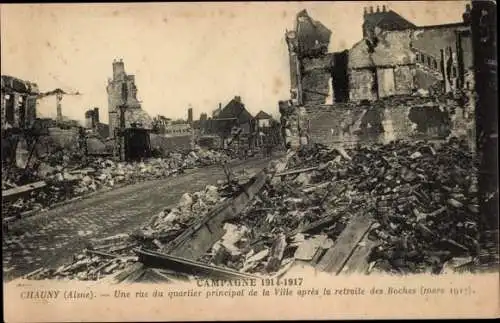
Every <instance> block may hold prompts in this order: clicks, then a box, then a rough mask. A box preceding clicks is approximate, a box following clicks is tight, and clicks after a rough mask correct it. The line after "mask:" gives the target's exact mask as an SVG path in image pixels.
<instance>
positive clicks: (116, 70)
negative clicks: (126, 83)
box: [113, 59, 125, 80]
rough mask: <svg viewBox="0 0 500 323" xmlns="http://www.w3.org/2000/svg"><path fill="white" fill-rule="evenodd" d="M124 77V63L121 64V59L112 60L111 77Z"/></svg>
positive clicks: (116, 78)
mask: <svg viewBox="0 0 500 323" xmlns="http://www.w3.org/2000/svg"><path fill="white" fill-rule="evenodd" d="M124 78H125V65H124V64H123V60H121V59H120V60H114V61H113V79H114V80H123V79H124Z"/></svg>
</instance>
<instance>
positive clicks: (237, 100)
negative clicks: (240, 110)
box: [234, 95, 241, 103]
mask: <svg viewBox="0 0 500 323" xmlns="http://www.w3.org/2000/svg"><path fill="white" fill-rule="evenodd" d="M234 101H236V102H238V103H241V97H240V96H239V95H237V96H235V97H234Z"/></svg>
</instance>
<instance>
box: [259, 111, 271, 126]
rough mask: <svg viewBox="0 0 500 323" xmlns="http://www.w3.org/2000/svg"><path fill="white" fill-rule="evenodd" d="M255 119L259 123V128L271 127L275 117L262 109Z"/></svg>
mask: <svg viewBox="0 0 500 323" xmlns="http://www.w3.org/2000/svg"><path fill="white" fill-rule="evenodd" d="M255 120H257V125H258V127H259V128H267V127H271V122H272V120H273V117H272V116H271V115H270V114H268V113H266V112H264V111H262V110H261V111H259V113H257V115H256V116H255Z"/></svg>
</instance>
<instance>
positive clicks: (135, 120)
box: [106, 59, 152, 136]
mask: <svg viewBox="0 0 500 323" xmlns="http://www.w3.org/2000/svg"><path fill="white" fill-rule="evenodd" d="M106 90H107V92H108V114H109V133H110V135H111V136H115V135H116V129H118V128H119V127H120V107H122V108H123V109H124V111H125V115H124V119H125V120H124V121H125V128H130V127H131V126H132V125H135V126H138V127H139V128H147V129H151V126H152V118H151V117H150V116H149V115H148V114H147V113H146V112H145V111H144V110H142V108H141V103H140V102H139V100H138V99H137V87H136V85H135V75H129V74H127V73H126V72H125V65H124V63H123V60H121V59H120V60H114V61H113V78H112V79H108V86H107V88H106Z"/></svg>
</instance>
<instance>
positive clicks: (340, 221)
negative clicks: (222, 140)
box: [52, 139, 481, 279]
mask: <svg viewBox="0 0 500 323" xmlns="http://www.w3.org/2000/svg"><path fill="white" fill-rule="evenodd" d="M268 170H269V173H268V174H272V175H271V176H268V180H267V182H266V184H265V185H264V187H263V189H261V190H260V191H259V192H258V194H257V196H256V197H255V198H254V199H253V200H252V202H251V203H250V204H249V205H248V206H247V207H246V208H245V209H244V210H243V212H240V213H238V214H236V215H235V216H234V217H232V218H226V219H225V223H224V230H225V234H224V235H223V236H222V238H221V239H220V240H218V241H217V242H216V243H215V244H214V245H213V246H211V247H209V248H208V249H210V250H209V251H208V252H207V253H206V254H205V255H203V256H202V257H200V258H199V259H191V260H192V261H198V262H201V263H205V264H207V265H212V266H217V267H219V268H227V269H231V270H235V271H238V272H240V273H244V274H250V275H254V276H279V275H281V274H282V273H284V272H286V271H287V270H288V269H289V268H290V267H291V266H292V265H293V264H294V263H297V262H308V263H311V264H313V265H315V266H316V267H317V268H318V269H320V270H326V271H329V272H332V271H331V270H329V269H328V268H326V269H325V267H321V266H319V264H321V262H322V258H326V257H327V255H328V254H329V252H330V251H331V250H333V249H334V248H335V247H336V244H340V242H339V240H341V239H343V237H345V236H346V232H347V231H348V230H351V229H352V223H354V222H355V221H358V220H359V219H360V218H361V219H364V220H362V221H361V222H363V221H365V220H366V221H365V222H366V223H369V224H370V225H369V226H367V230H366V232H367V233H366V234H363V235H362V236H361V237H363V239H362V240H360V241H358V240H356V242H355V245H354V246H353V247H352V248H356V247H357V246H360V245H363V246H366V245H369V246H370V248H369V250H368V252H367V253H366V257H364V258H366V259H363V260H364V262H365V263H366V266H365V268H364V272H365V273H370V272H374V271H378V272H385V273H388V272H389V273H399V274H410V273H443V272H447V271H448V270H453V271H460V270H463V269H464V268H465V269H467V268H468V270H473V268H474V267H473V266H469V265H474V264H477V262H478V259H479V258H480V255H481V250H480V247H479V242H478V241H480V238H481V235H480V232H481V230H480V226H481V222H480V216H479V207H478V205H479V201H478V188H477V176H476V175H477V170H478V165H477V160H476V158H475V156H474V154H472V153H471V152H468V151H467V148H466V143H465V142H460V141H458V140H455V139H452V140H449V141H448V142H445V143H440V144H437V143H430V142H424V141H421V142H412V143H410V142H404V141H396V142H392V143H390V144H387V145H370V146H362V145H358V146H357V147H355V148H352V149H348V150H344V149H342V148H328V147H326V146H322V145H314V146H312V147H310V148H309V149H304V150H301V151H300V152H298V153H289V154H288V155H287V159H286V161H285V162H279V161H278V162H276V161H273V162H271V164H270V165H269V167H268ZM219 184H221V185H219V186H218V187H216V186H207V187H206V188H205V189H204V190H202V191H200V192H196V193H193V194H190V193H185V194H184V195H183V196H182V198H181V199H180V201H179V203H178V204H177V206H175V207H173V208H169V209H165V210H164V211H163V212H161V213H160V214H157V215H155V216H153V217H152V218H151V220H150V221H148V223H146V224H145V225H144V226H143V227H142V228H140V229H139V230H138V231H137V232H136V233H134V234H132V235H131V237H128V239H129V240H128V242H126V243H123V242H120V243H118V244H117V245H116V244H115V245H113V244H109V245H108V246H107V247H108V249H106V251H104V252H101V253H100V254H99V253H96V252H95V248H94V249H93V250H94V251H93V253H92V251H89V250H90V248H89V249H88V250H86V253H87V256H86V257H83V258H82V256H78V257H80V258H79V259H75V262H74V263H73V264H72V265H68V266H66V267H62V269H61V270H59V271H55V272H52V276H53V277H69V276H71V277H73V278H76V279H96V278H95V277H96V270H97V269H99V270H101V271H99V272H100V273H101V274H102V275H105V274H106V273H108V272H112V270H114V269H117V270H118V268H122V267H123V266H124V265H123V264H126V263H127V262H129V261H130V262H133V261H134V260H133V259H134V258H131V257H132V255H131V249H132V246H140V247H142V248H143V249H148V250H152V251H153V252H160V253H161V252H165V250H166V249H165V248H164V247H165V246H167V245H168V244H169V242H171V241H172V240H173V239H175V238H176V237H177V236H179V235H180V234H181V233H182V232H184V231H185V230H187V229H189V228H191V227H192V226H196V223H197V221H198V220H199V219H201V218H202V217H203V216H204V215H206V214H207V213H208V212H209V211H210V210H215V207H216V206H217V205H220V204H221V202H222V201H223V200H224V199H227V198H228V197H230V196H231V195H233V196H237V195H238V190H237V188H238V185H235V184H234V182H233V183H231V182H230V181H228V182H225V183H219ZM347 235H348V234H347ZM127 248H128V249H127ZM167 249H168V248H167ZM110 250H121V251H122V252H123V254H121V255H120V257H117V256H114V257H115V258H116V259H115V258H112V257H113V255H114V254H115V252H114V251H110ZM353 250H354V249H353ZM349 252H350V250H347V253H348V254H349ZM107 253H112V254H113V255H108V254H107ZM330 254H331V253H330ZM105 259H106V261H108V262H106V261H105ZM107 259H109V260H107ZM113 259H115V260H113ZM112 260H113V261H112ZM77 264H78V265H77ZM72 266H74V267H72ZM340 267H341V266H340ZM340 267H339V268H340ZM75 268H80V269H81V270H82V271H79V270H77V269H75ZM103 268H108V269H103ZM110 268H111V269H110ZM80 272H83V274H82V273H80ZM61 273H62V274H61ZM54 275H55V276H54ZM61 275H62V276H61ZM65 275H66V276H65Z"/></svg>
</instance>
